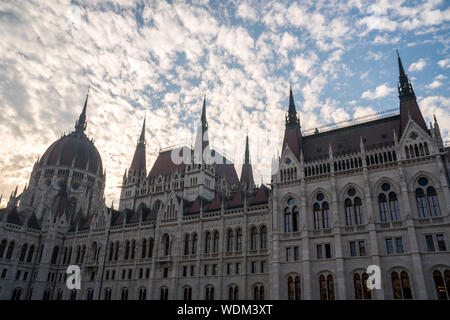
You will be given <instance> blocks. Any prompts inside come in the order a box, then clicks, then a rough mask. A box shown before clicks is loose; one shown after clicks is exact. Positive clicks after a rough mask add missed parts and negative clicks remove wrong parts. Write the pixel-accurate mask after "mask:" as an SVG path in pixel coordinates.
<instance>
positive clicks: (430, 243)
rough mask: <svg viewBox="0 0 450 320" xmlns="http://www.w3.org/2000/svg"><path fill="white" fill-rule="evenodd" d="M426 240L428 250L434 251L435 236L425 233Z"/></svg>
mask: <svg viewBox="0 0 450 320" xmlns="http://www.w3.org/2000/svg"><path fill="white" fill-rule="evenodd" d="M425 240H426V242H427V250H428V252H434V241H433V236H432V235H431V234H427V235H425Z"/></svg>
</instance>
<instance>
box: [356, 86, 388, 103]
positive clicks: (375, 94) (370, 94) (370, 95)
mask: <svg viewBox="0 0 450 320" xmlns="http://www.w3.org/2000/svg"><path fill="white" fill-rule="evenodd" d="M394 91H395V89H394V88H390V87H389V86H388V84H387V83H383V84H382V85H379V86H378V87H376V89H375V91H370V90H367V91H365V92H363V94H362V95H361V98H363V99H368V100H374V99H378V98H383V97H386V96H387V95H389V94H391V93H392V92H394Z"/></svg>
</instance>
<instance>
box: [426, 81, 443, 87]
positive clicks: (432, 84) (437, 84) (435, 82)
mask: <svg viewBox="0 0 450 320" xmlns="http://www.w3.org/2000/svg"><path fill="white" fill-rule="evenodd" d="M440 86H442V82H440V81H438V80H435V81H433V82H432V83H430V84H429V85H427V87H428V88H430V89H435V88H439V87H440Z"/></svg>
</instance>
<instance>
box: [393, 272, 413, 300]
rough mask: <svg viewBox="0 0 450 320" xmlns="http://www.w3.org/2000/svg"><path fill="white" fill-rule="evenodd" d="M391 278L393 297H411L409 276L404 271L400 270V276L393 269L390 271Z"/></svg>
mask: <svg viewBox="0 0 450 320" xmlns="http://www.w3.org/2000/svg"><path fill="white" fill-rule="evenodd" d="M391 280H392V290H393V292H394V299H412V294H411V286H410V284H409V276H408V273H407V272H406V271H402V272H401V273H400V276H399V274H398V272H396V271H393V272H392V273H391Z"/></svg>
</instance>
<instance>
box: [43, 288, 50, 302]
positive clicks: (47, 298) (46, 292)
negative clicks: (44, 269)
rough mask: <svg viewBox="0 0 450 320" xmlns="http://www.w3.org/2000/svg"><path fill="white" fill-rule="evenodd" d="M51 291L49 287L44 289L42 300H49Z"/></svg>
mask: <svg viewBox="0 0 450 320" xmlns="http://www.w3.org/2000/svg"><path fill="white" fill-rule="evenodd" d="M51 293H52V291H51V290H50V289H45V291H44V295H43V296H42V300H50V295H51Z"/></svg>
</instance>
